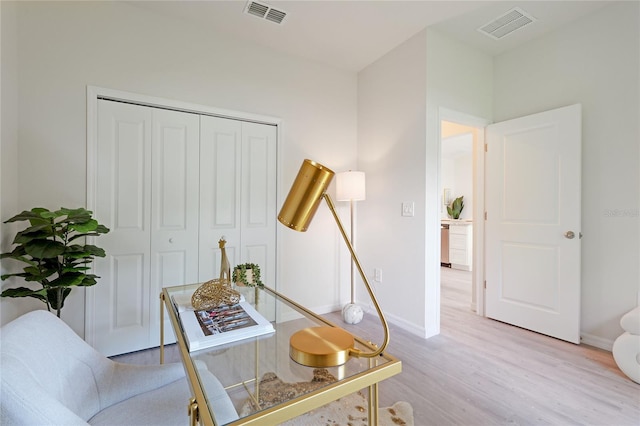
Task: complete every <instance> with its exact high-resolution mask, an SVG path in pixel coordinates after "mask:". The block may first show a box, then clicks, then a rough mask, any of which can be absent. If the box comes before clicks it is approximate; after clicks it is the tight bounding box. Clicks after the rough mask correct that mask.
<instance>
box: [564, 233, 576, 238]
mask: <svg viewBox="0 0 640 426" xmlns="http://www.w3.org/2000/svg"><path fill="white" fill-rule="evenodd" d="M575 236H576V234H575V233H574V232H573V231H567V232H565V233H564V237H565V238H568V239H570V240H573V239H574V238H575Z"/></svg>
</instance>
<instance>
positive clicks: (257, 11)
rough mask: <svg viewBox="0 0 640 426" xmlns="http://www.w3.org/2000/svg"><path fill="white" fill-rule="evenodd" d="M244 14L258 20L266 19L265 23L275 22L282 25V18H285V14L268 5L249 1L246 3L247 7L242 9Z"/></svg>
mask: <svg viewBox="0 0 640 426" xmlns="http://www.w3.org/2000/svg"><path fill="white" fill-rule="evenodd" d="M244 12H245V13H248V14H249V15H253V16H257V17H258V18H262V19H266V20H267V21H271V22H275V23H276V24H282V21H284V18H285V17H286V16H287V12H283V11H282V10H277V9H274V8H273V7H271V6H269V5H268V4H265V3H260V2H257V1H251V0H250V1H249V2H248V3H247V7H245V8H244Z"/></svg>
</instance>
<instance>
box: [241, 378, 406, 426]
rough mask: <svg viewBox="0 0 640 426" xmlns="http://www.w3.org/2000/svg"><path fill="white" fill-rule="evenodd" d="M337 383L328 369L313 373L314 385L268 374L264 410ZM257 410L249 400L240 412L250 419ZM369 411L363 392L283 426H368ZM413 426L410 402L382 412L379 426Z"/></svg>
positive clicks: (263, 390) (262, 402)
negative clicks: (290, 381)
mask: <svg viewBox="0 0 640 426" xmlns="http://www.w3.org/2000/svg"><path fill="white" fill-rule="evenodd" d="M335 381H336V379H335V377H333V376H332V375H331V374H330V373H329V372H328V371H327V370H326V369H324V368H318V369H315V370H313V379H312V380H311V381H309V382H298V383H286V382H283V381H282V380H280V379H279V378H278V376H276V375H275V374H274V373H266V374H265V375H264V376H262V379H261V380H260V385H259V386H260V401H259V402H260V406H261V407H262V408H267V407H270V406H272V405H275V404H278V403H282V402H284V401H287V400H289V399H291V398H294V397H296V396H299V395H302V394H304V393H307V392H310V391H312V390H314V389H317V388H318V387H322V386H324V384H326V383H332V382H335ZM253 410H254V408H253V404H252V403H251V401H250V400H247V401H246V402H245V404H244V405H243V407H242V408H241V410H240V415H241V416H245V415H248V414H250V413H251V412H252V411H253ZM368 411H369V410H368V403H367V399H366V398H365V396H364V395H363V394H362V393H361V392H356V393H354V394H351V395H348V396H345V397H343V398H340V399H338V400H337V401H333V402H330V403H329V404H327V405H324V406H322V407H320V408H317V409H315V410H312V411H310V412H308V413H305V414H303V415H302V416H299V417H296V418H295V419H291V420H289V421H287V422H285V423H283V425H286V426H315V425H317V426H325V425H330V426H339V425H340V426H342V425H344V426H361V425H362V426H365V425H368V424H369V413H368ZM413 424H414V423H413V407H411V404H409V403H408V402H404V401H399V402H396V403H395V404H393V405H392V406H391V407H383V408H379V409H378V425H377V426H396V425H401V426H404V425H407V426H413Z"/></svg>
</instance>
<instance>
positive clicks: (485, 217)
mask: <svg viewBox="0 0 640 426" xmlns="http://www.w3.org/2000/svg"><path fill="white" fill-rule="evenodd" d="M484 220H487V212H484Z"/></svg>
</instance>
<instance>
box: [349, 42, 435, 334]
mask: <svg viewBox="0 0 640 426" xmlns="http://www.w3.org/2000/svg"><path fill="white" fill-rule="evenodd" d="M425 73H426V37H425V34H424V32H423V33H421V34H419V35H417V36H415V37H413V38H411V39H410V40H409V41H407V42H405V43H404V44H403V45H401V46H399V47H398V48H396V49H395V50H393V51H392V52H391V53H389V54H387V55H386V56H384V57H382V58H381V59H379V60H378V61H376V62H375V63H374V64H372V65H371V66H369V67H367V68H366V69H364V70H363V71H361V72H360V74H359V80H358V168H359V169H360V170H362V171H364V172H365V173H366V178H367V199H366V201H363V202H359V203H358V217H357V221H358V236H357V247H358V254H359V257H360V259H361V261H362V263H363V268H364V269H365V272H367V274H368V275H369V279H370V281H371V283H372V284H373V285H374V287H375V290H376V294H377V295H378V298H379V301H380V304H381V306H382V309H383V311H384V312H385V313H386V314H387V315H388V319H389V320H390V321H393V322H396V323H400V324H402V325H403V326H405V327H406V328H408V329H410V330H412V331H413V332H414V333H416V334H418V335H422V336H424V335H426V334H427V332H426V324H425V318H424V300H425V297H426V293H425V285H424V282H425V267H424V261H425V228H424V224H425V216H426V211H425V137H426V135H425V124H424V118H425V114H426V110H425V107H426V99H425V96H426V87H425ZM402 202H413V203H415V216H414V217H402V216H401V206H402ZM374 268H380V269H382V282H381V283H376V282H374V281H373V269H374ZM357 299H358V301H359V302H361V303H365V304H366V303H368V297H367V295H366V293H365V291H364V290H362V289H359V291H358V297H357Z"/></svg>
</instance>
